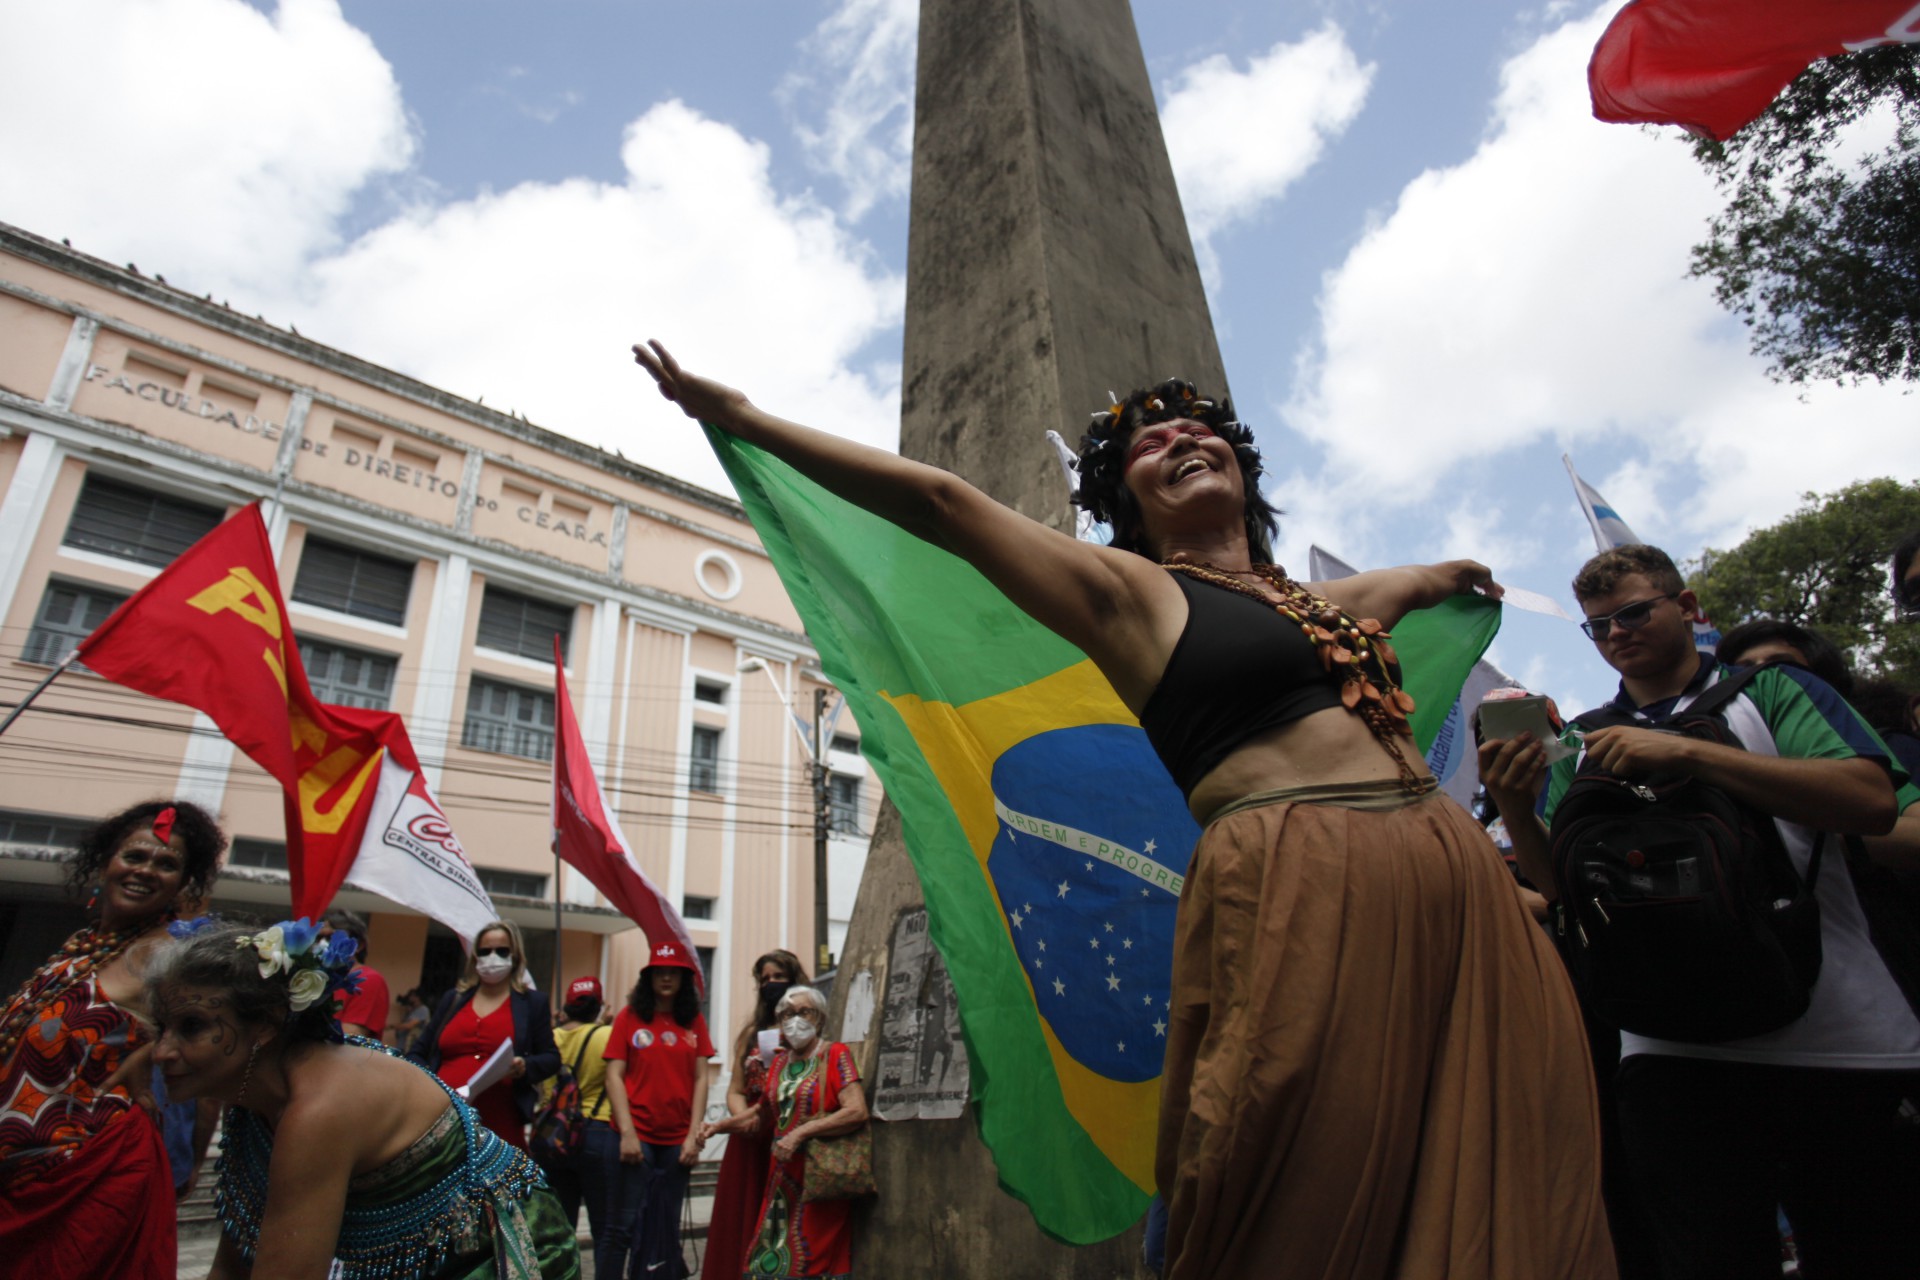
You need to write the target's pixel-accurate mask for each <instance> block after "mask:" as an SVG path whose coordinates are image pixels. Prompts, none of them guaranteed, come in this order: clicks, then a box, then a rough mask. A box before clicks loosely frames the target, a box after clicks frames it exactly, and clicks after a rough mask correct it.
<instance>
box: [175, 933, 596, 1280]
mask: <svg viewBox="0 0 1920 1280" xmlns="http://www.w3.org/2000/svg"><path fill="white" fill-rule="evenodd" d="M174 932H175V934H176V935H177V936H178V938H179V941H178V942H176V943H175V944H174V945H172V946H170V947H168V948H165V949H164V950H162V951H161V952H160V953H159V955H158V957H157V958H156V960H155V963H154V966H153V970H152V972H151V973H150V974H149V975H148V978H147V998H148V1003H149V1005H150V1007H151V1009H152V1011H153V1013H152V1016H153V1024H154V1034H155V1037H156V1039H155V1043H154V1060H155V1062H157V1063H158V1064H159V1066H160V1069H161V1072H162V1073H163V1075H164V1076H165V1077H166V1082H167V1090H168V1092H169V1094H171V1095H172V1096H174V1097H176V1098H179V1097H195V1098H216V1099H218V1100H220V1101H222V1102H224V1103H226V1104H227V1106H228V1108H229V1109H228V1112H227V1123H226V1138H225V1145H224V1154H223V1155H222V1157H221V1160H220V1178H219V1184H218V1186H217V1188H216V1190H215V1193H214V1203H215V1205H216V1207H217V1209H218V1211H219V1215H220V1226H221V1238H220V1245H219V1249H218V1252H217V1253H216V1255H215V1257H214V1264H213V1270H212V1271H211V1273H210V1275H211V1276H213V1277H216V1278H218V1280H226V1278H229V1277H242V1276H249V1275H258V1276H263V1277H265V1276H271V1277H273V1278H274V1280H322V1277H325V1276H327V1275H328V1272H329V1268H330V1267H331V1266H332V1265H333V1263H334V1261H335V1260H336V1259H337V1260H338V1262H339V1265H340V1267H341V1272H340V1274H342V1275H344V1276H345V1277H347V1278H348V1280H376V1278H384V1277H397V1276H422V1277H434V1278H436V1280H442V1278H452V1277H460V1278H462V1280H479V1278H480V1277H489V1278H492V1277H498V1278H499V1280H532V1278H533V1277H540V1278H541V1280H562V1278H564V1277H576V1276H578V1275H579V1274H580V1256H579V1250H578V1248H577V1246H576V1245H575V1243H574V1239H573V1229H572V1227H571V1225H570V1224H568V1223H567V1222H566V1221H565V1220H564V1219H563V1218H562V1216H561V1213H560V1205H559V1202H558V1201H557V1200H555V1199H554V1197H553V1194H552V1193H551V1192H550V1191H548V1190H547V1189H546V1186H545V1184H544V1183H543V1182H542V1181H541V1178H540V1173H539V1170H538V1169H536V1168H535V1167H534V1165H533V1162H532V1161H531V1160H529V1159H528V1158H527V1156H526V1154H525V1153H524V1152H521V1151H519V1150H516V1149H515V1148H513V1147H510V1146H508V1145H507V1144H506V1143H504V1142H502V1141H501V1140H500V1139H499V1138H498V1137H497V1136H496V1135H495V1134H493V1133H492V1132H491V1131H490V1130H488V1129H487V1128H486V1126H485V1125H483V1124H481V1123H480V1120H479V1117H478V1116H477V1115H476V1114H475V1113H474V1110H473V1108H472V1107H470V1106H468V1105H467V1103H466V1100H465V1099H463V1098H461V1097H460V1096H459V1095H458V1094H457V1093H456V1092H455V1091H454V1090H453V1089H452V1088H450V1087H449V1086H447V1085H446V1084H444V1083H443V1082H442V1081H441V1080H440V1079H439V1078H437V1077H436V1076H434V1075H433V1074H432V1073H431V1072H428V1071H426V1070H424V1069H422V1068H421V1067H420V1066H419V1065H418V1064H416V1063H412V1062H408V1061H406V1060H404V1059H402V1058H400V1057H399V1055H397V1054H395V1053H393V1052H392V1051H391V1050H389V1049H386V1048H385V1047H383V1046H381V1045H380V1044H378V1043H377V1042H375V1041H372V1040H364V1039H361V1038H359V1037H355V1038H354V1039H352V1040H351V1041H349V1040H346V1039H345V1038H344V1037H342V1035H341V1034H340V1024H339V1022H338V1020H337V1018H338V1013H339V1010H340V1008H341V1007H342V1006H343V1005H344V1004H345V1001H346V997H347V996H348V995H349V994H350V991H351V988H352V986H353V977H352V972H351V971H352V969H353V965H354V955H355V951H356V946H355V943H354V940H353V939H352V938H351V937H349V936H348V935H346V934H344V933H336V934H334V935H333V936H332V937H331V938H328V939H325V940H322V939H320V938H319V937H318V936H317V935H318V932H319V931H318V929H317V928H316V927H315V926H314V925H313V924H312V923H311V922H309V921H307V920H285V921H282V922H280V923H279V924H277V925H274V926H272V927H271V928H267V929H254V928H252V927H249V926H243V925H234V924H222V923H218V922H215V921H213V920H210V919H202V920H196V921H194V922H192V923H191V924H182V925H176V926H175V927H174Z"/></svg>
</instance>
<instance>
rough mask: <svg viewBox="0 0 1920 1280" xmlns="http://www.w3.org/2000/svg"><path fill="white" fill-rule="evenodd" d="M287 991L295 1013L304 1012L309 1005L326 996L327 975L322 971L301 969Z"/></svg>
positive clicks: (294, 976)
mask: <svg viewBox="0 0 1920 1280" xmlns="http://www.w3.org/2000/svg"><path fill="white" fill-rule="evenodd" d="M287 989H288V994H289V995H290V996H291V1001H290V1003H291V1004H292V1005H293V1011H294V1012H295V1013H301V1012H304V1011H305V1009H306V1007H307V1006H308V1005H310V1004H312V1003H313V1002H314V1001H315V1000H318V999H319V998H320V997H321V996H322V995H324V994H326V990H327V975H326V973H325V972H324V971H323V970H320V969H301V970H299V971H298V972H296V973H295V974H294V975H293V980H292V981H290V982H289V983H288V984H287Z"/></svg>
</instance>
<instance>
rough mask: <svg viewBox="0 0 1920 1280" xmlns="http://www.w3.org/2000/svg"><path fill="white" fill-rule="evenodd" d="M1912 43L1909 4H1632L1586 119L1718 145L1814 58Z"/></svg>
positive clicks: (1600, 69)
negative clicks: (1695, 136) (1678, 133)
mask: <svg viewBox="0 0 1920 1280" xmlns="http://www.w3.org/2000/svg"><path fill="white" fill-rule="evenodd" d="M1915 42H1920V4H1917V3H1915V0H1633V3H1631V4H1629V5H1627V6H1626V7H1625V8H1624V9H1622V10H1620V12H1619V13H1617V14H1615V15H1614V17H1613V21H1612V22H1610V23H1608V24H1607V29H1606V32H1605V33H1604V34H1603V35H1601V37H1600V42H1599V43H1598V44H1597V45H1595V46H1594V49H1593V60H1592V61H1591V62H1589V63H1588V64H1587V87H1588V90H1589V92H1591V93H1592V95H1593V114H1594V115H1595V116H1597V117H1598V118H1600V119H1602V120H1607V121H1612V122H1615V123H1635V124H1677V125H1682V126H1684V127H1685V128H1687V129H1689V130H1691V131H1693V132H1694V133H1702V134H1707V135H1709V136H1711V137H1714V138H1718V139H1720V140H1721V141H1722V142H1724V141H1726V140H1727V139H1728V138H1731V137H1732V136H1733V135H1734V134H1735V133H1736V132H1738V131H1739V129H1740V128H1741V126H1743V125H1745V124H1746V123H1747V122H1748V121H1750V120H1752V119H1753V118H1754V117H1755V116H1757V115H1759V114H1760V113H1761V112H1762V111H1765V110H1766V109H1767V105H1768V104H1769V103H1771V102H1772V101H1773V100H1774V98H1776V97H1778V96H1779V93H1780V91H1781V90H1782V89H1784V88H1786V87H1787V85H1789V84H1790V83H1792V81H1793V78H1794V77H1795V76H1797V75H1799V74H1800V73H1801V72H1802V71H1805V70H1806V69H1807V67H1808V66H1810V65H1811V64H1812V63H1814V62H1815V61H1816V60H1818V59H1820V58H1828V57H1832V56H1834V55H1836V54H1842V53H1857V52H1859V51H1860V50H1862V49H1871V48H1873V47H1875V46H1877V45H1883V44H1912V43H1915Z"/></svg>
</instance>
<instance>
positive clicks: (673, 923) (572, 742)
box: [553, 636, 707, 993]
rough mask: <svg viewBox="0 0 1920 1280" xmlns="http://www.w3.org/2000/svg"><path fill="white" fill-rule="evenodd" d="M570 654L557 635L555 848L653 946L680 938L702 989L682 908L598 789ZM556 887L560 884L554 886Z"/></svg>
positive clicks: (702, 978)
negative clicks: (637, 853)
mask: <svg viewBox="0 0 1920 1280" xmlns="http://www.w3.org/2000/svg"><path fill="white" fill-rule="evenodd" d="M565 664H566V659H565V658H564V657H563V656H562V654H561V652H560V638H559V637H558V636H555V637H554V641H553V679H554V690H553V700H554V704H555V707H554V710H555V720H556V721H557V723H556V725H555V732H554V735H553V851H554V852H555V853H557V854H559V855H560V858H561V860H562V861H564V862H566V863H567V864H568V865H569V866H572V867H574V868H576V869H577V870H578V871H579V872H580V874H581V875H584V876H585V877H586V878H587V879H588V880H589V881H591V882H592V883H593V887H594V888H596V889H598V890H599V891H600V892H601V893H604V894H605V895H607V901H608V902H611V903H612V904H613V905H614V906H615V907H617V908H618V909H619V911H620V914H621V915H623V916H625V917H626V918H627V919H629V920H631V921H633V922H634V923H635V924H637V925H639V926H640V928H641V930H642V931H643V932H645V933H646V935H647V943H648V945H649V946H650V947H657V946H659V945H661V944H662V943H664V942H669V941H671V942H676V943H678V944H679V945H680V947H681V948H682V950H683V953H684V954H685V955H686V956H687V957H688V958H689V959H691V960H692V961H693V980H694V982H695V983H696V984H697V985H698V987H699V989H700V990H701V991H702V992H703V993H704V992H705V991H706V989H707V979H706V975H705V974H704V973H702V972H701V971H700V952H699V951H698V950H697V949H695V947H694V945H693V938H692V936H691V935H690V934H688V932H687V925H686V922H685V921H684V920H682V919H681V918H680V913H679V912H678V911H675V910H674V909H673V904H672V903H671V902H669V901H667V895H666V894H664V893H662V892H660V888H659V886H658V885H656V884H654V882H653V881H652V880H650V879H648V877H647V873H646V872H644V871H642V870H641V869H640V862H639V860H638V859H636V858H635V857H634V856H633V847H632V846H631V845H629V844H628V843H627V838H626V836H624V835H622V834H621V832H620V823H619V822H618V820H616V818H615V817H614V813H613V807H612V806H611V805H609V804H608V803H607V800H606V796H605V794H604V793H603V792H602V791H601V790H600V780H599V779H598V778H597V777H595V776H594V772H593V761H592V760H591V759H590V758H588V756H587V744H586V739H584V738H583V737H581V736H580V722H579V721H578V720H577V719H575V718H574V714H573V700H572V699H571V698H569V697H568V696H567V668H566V665H565ZM556 887H557V886H556Z"/></svg>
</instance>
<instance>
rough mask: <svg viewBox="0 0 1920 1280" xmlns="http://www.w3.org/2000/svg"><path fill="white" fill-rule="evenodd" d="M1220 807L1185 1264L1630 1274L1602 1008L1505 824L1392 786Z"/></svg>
mask: <svg viewBox="0 0 1920 1280" xmlns="http://www.w3.org/2000/svg"><path fill="white" fill-rule="evenodd" d="M1303 796H1304V797H1311V798H1312V799H1314V800H1318V801H1319V802H1317V803H1310V802H1306V801H1305V800H1303V799H1302V797H1303ZM1330 800H1331V801H1333V802H1332V803H1329V802H1328V801H1330ZM1354 806H1360V807H1354ZM1235 810H1237V811H1235ZM1222 813H1223V814H1225V815H1226V816H1218V817H1216V818H1215V820H1214V821H1212V822H1210V823H1209V824H1208V826H1207V828H1206V831H1205V833H1204V834H1203V835H1202V837H1201V839H1200V844H1199V847H1198V848H1197V849H1196V850H1195V851H1194V855H1193V864H1192V866H1191V868H1190V870H1189V874H1188V877H1187V882H1186V889H1185V892H1184V895H1183V899H1182V901H1181V903H1180V917H1179V922H1178V924H1177V926H1176V930H1175V936H1174V959H1173V998H1172V1012H1171V1019H1172V1021H1171V1024H1170V1026H1169V1028H1168V1032H1167V1059H1166V1074H1165V1088H1164V1093H1163V1096H1162V1101H1161V1111H1160V1136H1159V1149H1158V1161H1157V1170H1156V1172H1157V1175H1158V1178H1159V1182H1160V1186H1161V1188H1162V1190H1163V1191H1164V1192H1166V1193H1168V1197H1169V1215H1168V1232H1167V1275H1168V1277H1169V1280H1224V1278H1227V1277H1238V1276H1247V1277H1253V1276H1258V1277H1261V1278H1262V1280H1266V1278H1267V1277H1276V1276H1284V1277H1327V1278H1328V1280H1331V1278H1333V1277H1339V1278H1340V1280H1348V1278H1350V1277H1389V1276H1391V1277H1404V1278H1409V1280H1410V1278H1414V1277H1433V1278H1434V1280H1442V1278H1446V1280H1475V1278H1477V1277H1486V1278H1487V1280H1495V1278H1498V1280H1550V1278H1552V1277H1581V1278H1582V1280H1585V1278H1588V1277H1611V1276H1613V1275H1614V1263H1613V1246H1612V1241H1611V1240H1610V1238H1609V1236H1608V1234H1607V1225H1606V1212H1605V1209H1604V1207H1603V1206H1602V1204H1601V1200H1600V1138H1599V1128H1598V1116H1597V1112H1596V1109H1595V1104H1594V1090H1593V1078H1592V1070H1591V1067H1590V1066H1589V1063H1588V1057H1587V1049H1586V1041H1585V1035H1584V1032H1583V1030H1582V1028H1581V1022H1580V1013H1579V1009H1578V1007H1577V1005H1576V1004H1575V1003H1574V997H1573V989H1572V987H1571V986H1570V985H1569V983H1568V981H1567V976H1566V973H1565V970H1564V969H1563V968H1562V966H1561V963H1560V960H1559V958H1558V957H1557V956H1556V955H1555V954H1554V951H1553V948H1552V946H1551V945H1550V944H1549V942H1548V940H1547V938H1546V937H1545V936H1544V934H1543V933H1542V931H1541V929H1540V928H1539V926H1538V925H1536V924H1535V923H1534V922H1533V920H1532V919H1531V918H1530V917H1529V916H1528V914H1527V912H1526V910H1525V908H1524V907H1523V906H1522V905H1521V904H1520V902H1519V900H1518V898H1517V896H1516V895H1515V893H1514V888H1513V884H1512V878H1511V877H1510V876H1509V875H1508V873H1507V870H1506V868H1505V867H1504V866H1502V865H1501V862H1500V858H1499V855H1498V854H1497V853H1496V852H1495V850H1494V848H1493V846H1492V844H1491V843H1490V842H1489V841H1488V839H1487V837H1486V834H1485V833H1484V832H1483V831H1482V830H1481V829H1480V828H1479V827H1478V826H1476V825H1475V824H1474V822H1473V820H1472V819H1471V818H1469V817H1468V816H1467V814H1466V813H1465V812H1464V811H1463V810H1462V809H1461V808H1460V807H1459V806H1458V805H1456V804H1455V803H1453V801H1451V800H1448V799H1446V798H1445V797H1444V796H1440V795H1436V794H1429V795H1427V796H1425V797H1423V798H1420V799H1417V800H1416V799H1411V798H1409V797H1406V796H1404V795H1400V796H1397V797H1396V796H1394V795H1393V794H1392V786H1391V784H1389V785H1387V786H1384V787H1376V786H1374V785H1372V784H1362V785H1359V786H1355V787H1347V788H1338V789H1336V788H1315V789H1312V790H1310V791H1309V790H1305V789H1303V790H1301V791H1295V792H1274V793H1268V795H1266V796H1262V797H1251V798H1250V799H1249V800H1248V801H1242V802H1240V804H1239V805H1238V806H1228V809H1227V810H1223V811H1222Z"/></svg>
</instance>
